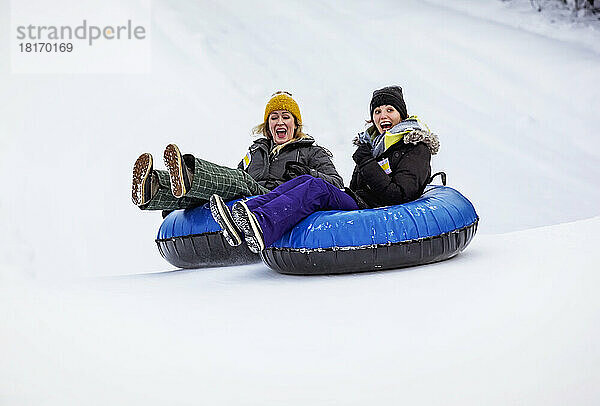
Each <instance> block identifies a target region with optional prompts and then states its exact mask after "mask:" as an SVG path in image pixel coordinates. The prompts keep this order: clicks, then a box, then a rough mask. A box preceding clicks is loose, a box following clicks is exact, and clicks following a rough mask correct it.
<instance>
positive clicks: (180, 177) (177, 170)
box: [164, 144, 189, 198]
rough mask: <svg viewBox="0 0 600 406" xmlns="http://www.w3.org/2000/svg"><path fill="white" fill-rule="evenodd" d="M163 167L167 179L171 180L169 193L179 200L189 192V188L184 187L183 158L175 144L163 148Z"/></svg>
mask: <svg viewBox="0 0 600 406" xmlns="http://www.w3.org/2000/svg"><path fill="white" fill-rule="evenodd" d="M164 159H165V166H166V167H167V170H168V171H169V177H170V178H171V193H173V196H175V197H176V198H181V197H183V195H185V194H186V193H187V192H188V191H189V186H186V179H185V178H184V176H185V175H184V173H183V172H184V170H185V169H184V168H183V165H184V163H183V157H182V156H181V152H180V151H179V148H178V147H177V145H175V144H169V145H167V147H166V148H165V153H164Z"/></svg>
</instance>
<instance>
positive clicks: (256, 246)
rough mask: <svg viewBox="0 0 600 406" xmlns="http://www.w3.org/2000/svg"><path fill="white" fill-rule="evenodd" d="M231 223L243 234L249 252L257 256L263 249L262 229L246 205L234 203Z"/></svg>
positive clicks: (240, 202)
mask: <svg viewBox="0 0 600 406" xmlns="http://www.w3.org/2000/svg"><path fill="white" fill-rule="evenodd" d="M231 215H232V217H233V221H234V222H235V224H236V225H237V226H238V228H239V229H240V230H242V232H243V233H244V239H245V240H246V244H247V245H248V248H249V249H250V251H252V252H254V253H255V254H258V253H259V252H260V251H263V250H264V249H265V240H264V238H263V232H262V228H261V227H260V224H259V223H258V220H257V219H256V216H255V215H254V213H252V212H251V211H250V209H249V208H248V206H247V205H246V203H244V202H242V201H239V202H236V203H235V204H234V205H233V207H232V208H231Z"/></svg>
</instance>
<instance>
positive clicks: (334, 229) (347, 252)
mask: <svg viewBox="0 0 600 406" xmlns="http://www.w3.org/2000/svg"><path fill="white" fill-rule="evenodd" d="M233 203H234V202H233V201H232V202H229V203H228V205H229V206H231V205H232V204H233ZM477 223H478V216H477V213H476V212H475V208H474V207H473V205H472V204H471V202H470V201H469V200H468V199H466V198H465V197H464V196H463V195H462V194H460V193H459V192H458V191H456V190H454V189H452V188H450V187H446V186H433V185H432V186H429V187H428V188H427V189H426V190H425V192H424V193H423V195H422V196H421V197H420V198H419V199H417V200H415V201H412V202H409V203H405V204H401V205H395V206H387V207H381V208H377V209H365V210H355V211H320V212H317V213H314V214H312V215H310V216H308V217H307V218H305V219H304V220H302V221H301V222H299V223H298V224H297V225H296V226H294V228H293V229H292V230H290V231H289V232H288V233H286V234H285V235H283V236H282V237H281V238H280V239H279V240H277V241H276V242H275V243H274V244H273V245H272V246H271V247H268V248H267V249H266V250H265V251H263V252H262V253H261V257H262V259H263V261H264V262H265V263H266V264H267V265H268V266H269V267H271V268H273V269H275V270H276V271H278V272H281V273H287V274H301V275H311V274H334V273H347V272H362V271H373V270H380V269H390V268H400V267H405V266H411V265H419V264H425V263H430V262H436V261H441V260H444V259H448V258H450V257H452V256H454V255H456V254H458V253H459V252H460V251H462V250H463V249H464V248H465V247H466V246H467V245H468V244H469V242H470V241H471V239H472V238H473V236H474V235H475V232H476V230H477ZM201 236H202V238H205V237H207V236H212V239H211V240H207V241H206V243H203V244H200V243H199V241H194V240H198V238H200V237H201ZM183 240H190V241H188V244H187V248H186V247H184V244H183ZM176 242H179V245H180V246H179V247H176V246H177V245H178V244H176ZM167 243H168V244H167ZM157 244H158V246H159V250H161V254H163V256H164V257H165V258H166V259H167V260H168V261H169V262H171V263H172V264H174V265H176V266H181V267H197V266H203V265H204V266H206V265H227V264H234V263H248V262H252V261H257V260H259V259H258V257H257V256H255V255H254V254H252V253H250V251H249V250H248V249H247V248H246V247H245V244H242V246H240V247H235V249H238V250H239V251H236V252H233V251H234V250H235V249H234V248H233V247H229V246H228V245H227V243H225V242H224V240H223V239H222V236H221V233H220V228H219V226H218V224H217V223H216V222H215V221H214V220H213V219H212V216H211V215H210V210H209V208H208V207H207V205H204V206H201V207H198V208H195V209H191V210H179V211H176V212H173V213H171V214H170V215H169V216H167V218H165V220H164V222H163V224H162V226H161V227H160V230H159V233H158V237H157ZM190 250H192V251H191V252H190ZM202 250H204V251H202ZM225 251H227V252H225ZM169 253H171V255H169ZM224 254H225V255H224ZM182 256H185V258H186V259H185V260H184V261H181V257H182ZM174 261H175V262H174ZM211 261H212V262H211ZM182 264H183V265H185V264H188V266H183V265H182Z"/></svg>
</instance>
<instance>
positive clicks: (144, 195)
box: [131, 153, 152, 206]
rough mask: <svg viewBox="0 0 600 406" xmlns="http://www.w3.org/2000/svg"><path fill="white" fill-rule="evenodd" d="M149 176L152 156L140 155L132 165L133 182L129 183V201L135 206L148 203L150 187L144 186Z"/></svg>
mask: <svg viewBox="0 0 600 406" xmlns="http://www.w3.org/2000/svg"><path fill="white" fill-rule="evenodd" d="M151 175H152V155H150V154H148V153H145V154H142V155H140V156H139V157H138V159H137V160H136V161H135V164H134V165H133V180H132V181H131V200H132V201H133V204H135V205H136V206H142V205H144V204H146V203H148V202H149V201H150V190H149V189H150V187H151V185H146V183H148V182H147V180H148V177H149V176H151ZM146 186H148V188H147V187H146Z"/></svg>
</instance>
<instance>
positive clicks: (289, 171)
mask: <svg viewBox="0 0 600 406" xmlns="http://www.w3.org/2000/svg"><path fill="white" fill-rule="evenodd" d="M300 175H310V168H309V167H308V166H306V165H304V164H301V163H300V162H297V161H290V162H286V163H285V172H284V173H283V179H285V180H290V179H293V178H295V177H297V176H300Z"/></svg>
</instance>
